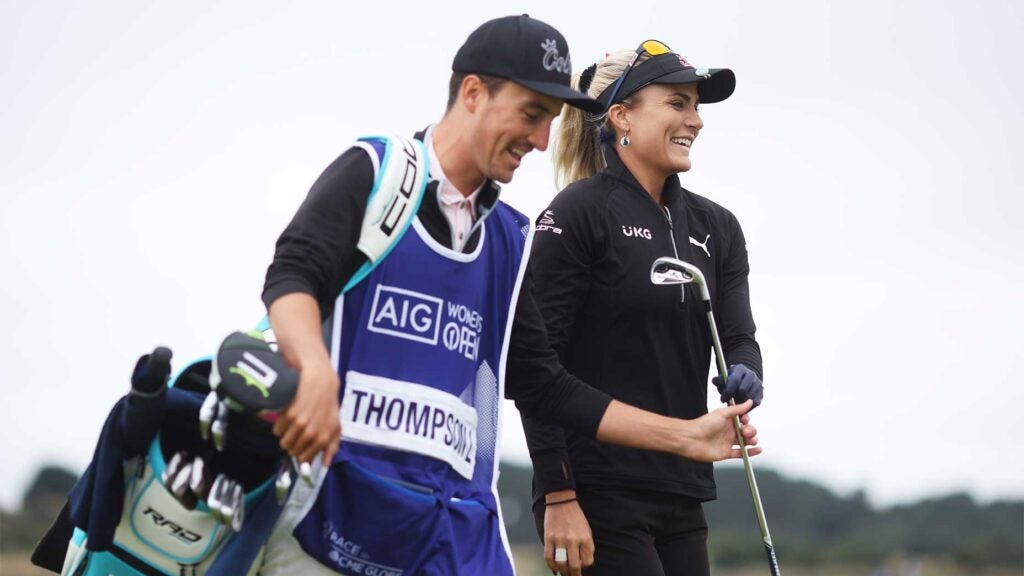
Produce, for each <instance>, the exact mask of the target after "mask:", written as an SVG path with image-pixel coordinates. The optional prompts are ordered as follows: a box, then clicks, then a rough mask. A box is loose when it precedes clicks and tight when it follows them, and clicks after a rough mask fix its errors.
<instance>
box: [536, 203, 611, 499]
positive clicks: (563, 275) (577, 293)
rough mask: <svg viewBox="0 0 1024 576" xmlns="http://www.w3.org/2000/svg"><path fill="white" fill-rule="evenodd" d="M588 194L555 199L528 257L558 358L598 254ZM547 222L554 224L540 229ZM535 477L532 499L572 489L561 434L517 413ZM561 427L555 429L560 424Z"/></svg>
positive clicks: (598, 230) (598, 229) (597, 228)
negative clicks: (548, 220)
mask: <svg viewBox="0 0 1024 576" xmlns="http://www.w3.org/2000/svg"><path fill="white" fill-rule="evenodd" d="M593 205H594V203H593V192H592V191H589V190H581V189H579V188H572V189H569V190H566V191H565V192H563V193H561V194H559V195H558V196H557V197H556V198H555V200H554V201H553V202H552V204H551V206H550V208H549V210H548V211H545V213H544V214H543V215H542V216H541V220H540V222H539V223H538V225H539V226H540V228H539V229H538V231H537V234H536V237H535V238H534V243H533V250H532V251H531V254H530V272H531V274H532V275H533V279H534V281H535V286H536V288H537V292H536V301H537V307H538V310H539V312H540V315H541V317H542V319H543V321H544V324H545V327H546V329H547V334H548V338H549V340H550V343H551V347H552V348H553V349H554V350H555V352H556V353H557V354H559V356H560V357H561V356H562V354H564V351H565V348H566V346H567V345H568V342H569V337H570V333H571V331H572V328H573V325H574V324H575V322H576V317H577V315H578V311H579V307H580V303H581V302H583V301H584V300H585V299H586V295H587V292H588V290H589V286H590V280H591V276H590V265H591V263H592V262H594V261H595V260H596V259H597V257H598V256H597V255H598V254H603V249H601V248H600V246H601V244H602V242H603V241H604V240H603V237H604V235H603V233H602V231H603V227H602V226H601V221H600V218H598V217H597V216H596V215H595V214H592V213H591V210H589V209H590V208H592V206H593ZM545 217H547V218H548V219H550V221H553V222H554V224H551V225H549V226H550V227H548V228H544V224H543V221H544V219H545ZM521 416H522V421H523V431H524V432H525V434H526V443H527V446H528V447H529V450H530V460H531V461H532V463H533V472H534V497H535V498H539V497H542V496H543V495H544V494H547V493H549V492H554V491H556V490H564V489H567V488H575V483H574V482H573V478H572V468H571V466H570V464H569V458H568V453H567V450H566V444H565V431H564V429H563V428H562V427H560V426H558V425H554V424H549V423H543V422H539V421H537V420H536V419H534V418H531V417H530V416H529V415H527V414H526V413H521ZM559 424H560V423H559Z"/></svg>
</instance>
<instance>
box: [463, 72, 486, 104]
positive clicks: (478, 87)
mask: <svg viewBox="0 0 1024 576" xmlns="http://www.w3.org/2000/svg"><path fill="white" fill-rule="evenodd" d="M487 95H488V93H487V85H486V84H484V83H483V80H481V79H480V77H479V76H477V75H476V74H466V77H465V78H463V79H462V86H460V87H459V100H461V101H462V102H463V104H464V105H465V106H466V109H467V110H469V112H470V113H474V112H476V110H477V108H478V107H479V106H480V102H482V100H483V99H484V98H486V97H487Z"/></svg>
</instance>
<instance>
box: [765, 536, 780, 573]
mask: <svg viewBox="0 0 1024 576" xmlns="http://www.w3.org/2000/svg"><path fill="white" fill-rule="evenodd" d="M764 551H765V552H766V553H767V554H768V568H769V569H771V571H772V576H780V575H779V561H778V560H776V559H775V547H774V546H772V545H771V543H769V542H765V543H764Z"/></svg>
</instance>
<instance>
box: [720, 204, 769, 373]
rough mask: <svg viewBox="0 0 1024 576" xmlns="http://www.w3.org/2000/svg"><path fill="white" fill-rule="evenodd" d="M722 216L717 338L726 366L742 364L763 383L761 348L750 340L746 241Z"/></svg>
mask: <svg viewBox="0 0 1024 576" xmlns="http://www.w3.org/2000/svg"><path fill="white" fill-rule="evenodd" d="M725 216H726V218H725V228H726V232H727V236H726V237H727V238H729V249H728V253H727V256H726V258H725V259H724V260H723V262H722V264H721V271H720V274H721V277H720V278H721V280H720V282H719V289H718V294H717V297H716V302H715V305H716V308H717V309H716V310H715V314H716V321H717V323H718V327H719V336H720V337H721V339H722V348H723V351H724V352H725V357H726V359H727V360H728V362H729V364H743V365H745V366H746V367H747V368H750V369H751V370H753V371H754V372H755V373H756V374H757V375H758V377H759V378H761V379H762V380H763V379H764V374H763V372H762V367H761V347H760V346H759V345H758V344H757V340H755V339H754V332H755V330H756V327H755V326H754V316H753V314H752V313H751V311H750V284H749V282H748V280H747V276H748V275H749V273H750V265H749V264H748V260H747V241H746V239H744V237H743V230H742V229H741V228H740V224H739V221H737V220H736V217H735V216H733V215H732V214H731V213H728V212H726V214H725Z"/></svg>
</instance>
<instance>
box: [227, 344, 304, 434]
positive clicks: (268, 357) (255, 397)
mask: <svg viewBox="0 0 1024 576" xmlns="http://www.w3.org/2000/svg"><path fill="white" fill-rule="evenodd" d="M298 386H299V373H298V372H296V371H295V370H293V369H292V368H291V367H289V366H288V365H287V364H285V361H284V358H282V357H281V356H280V355H278V354H277V353H276V352H274V351H273V350H271V348H270V345H269V344H267V342H266V340H264V339H263V334H262V333H260V332H249V333H242V332H234V333H232V334H231V335H230V336H228V337H227V338H225V339H224V342H223V343H221V345H220V348H219V349H218V350H217V356H216V357H215V358H214V360H213V367H212V369H211V371H210V388H212V389H213V390H215V391H216V392H217V395H218V396H219V397H220V398H221V399H223V400H224V401H225V402H226V403H227V404H228V406H230V407H231V408H232V409H234V410H238V411H246V412H254V413H256V414H262V413H265V412H280V411H282V410H284V409H285V408H286V407H287V406H288V404H290V403H291V401H292V398H294V397H295V391H296V389H297V388H298Z"/></svg>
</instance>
